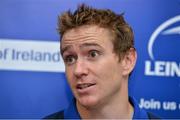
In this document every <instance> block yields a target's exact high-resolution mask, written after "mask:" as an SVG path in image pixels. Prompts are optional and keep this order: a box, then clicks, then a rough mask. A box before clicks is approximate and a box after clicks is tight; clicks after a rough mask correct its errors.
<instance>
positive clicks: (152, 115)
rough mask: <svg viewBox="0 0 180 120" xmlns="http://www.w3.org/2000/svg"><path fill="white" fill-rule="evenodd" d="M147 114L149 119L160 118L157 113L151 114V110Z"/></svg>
mask: <svg viewBox="0 0 180 120" xmlns="http://www.w3.org/2000/svg"><path fill="white" fill-rule="evenodd" d="M147 114H148V118H149V119H150V120H155V119H156V120H160V119H161V118H160V117H158V116H157V115H155V114H153V113H151V112H147Z"/></svg>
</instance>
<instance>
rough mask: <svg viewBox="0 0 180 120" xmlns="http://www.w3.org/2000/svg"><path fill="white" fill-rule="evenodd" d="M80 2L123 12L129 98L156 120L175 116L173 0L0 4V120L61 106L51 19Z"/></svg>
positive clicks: (178, 76) (177, 40) (65, 91)
mask: <svg viewBox="0 0 180 120" xmlns="http://www.w3.org/2000/svg"><path fill="white" fill-rule="evenodd" d="M82 2H84V3H87V4H89V5H92V6H94V7H98V8H108V9H112V10H113V11H115V12H116V13H122V12H123V13H125V14H124V17H125V19H126V20H127V21H128V23H129V24H130V25H131V26H132V27H133V29H134V33H135V41H136V42H135V45H136V49H137V52H138V61H137V64H136V68H135V70H134V72H133V74H132V76H131V78H130V80H129V84H130V86H129V93H130V95H133V96H134V97H135V98H136V99H137V101H138V102H139V105H140V107H142V108H145V109H147V110H148V111H151V112H154V113H156V114H157V115H159V116H161V117H162V118H180V48H179V46H180V1H179V0H166V1H164V0H149V1H147V0H119V1H117V0H98V1H97V0H84V1H82V0H71V1H70V0H1V1H0V118H42V117H43V116H46V115H48V114H50V113H53V112H56V111H58V110H61V109H64V108H65V107H67V105H68V103H69V102H70V100H71V98H72V94H71V91H70V89H69V87H68V84H67V82H66V77H65V74H64V65H63V61H62V58H61V57H60V54H59V35H58V33H57V31H56V28H57V17H58V14H60V13H62V12H63V11H65V10H67V9H69V8H70V9H71V10H74V8H75V7H76V5H77V4H79V3H82ZM107 89H108V88H107Z"/></svg>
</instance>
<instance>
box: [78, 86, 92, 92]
mask: <svg viewBox="0 0 180 120" xmlns="http://www.w3.org/2000/svg"><path fill="white" fill-rule="evenodd" d="M94 89H95V85H92V86H89V87H87V88H83V89H77V92H78V93H79V94H86V93H90V92H92V91H93V90H94Z"/></svg>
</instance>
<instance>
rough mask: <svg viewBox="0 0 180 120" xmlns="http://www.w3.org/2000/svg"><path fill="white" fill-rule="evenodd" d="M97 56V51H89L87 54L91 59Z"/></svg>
mask: <svg viewBox="0 0 180 120" xmlns="http://www.w3.org/2000/svg"><path fill="white" fill-rule="evenodd" d="M98 55H99V53H98V51H97V50H91V51H90V52H89V57H91V58H95V57H97V56H98Z"/></svg>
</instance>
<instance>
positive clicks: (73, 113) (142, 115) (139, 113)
mask: <svg viewBox="0 0 180 120" xmlns="http://www.w3.org/2000/svg"><path fill="white" fill-rule="evenodd" d="M129 101H130V103H131V104H132V106H133V107H134V114H133V119H148V115H147V112H146V111H145V110H144V109H140V108H139V105H138V103H137V101H136V100H135V99H134V98H133V97H129ZM64 118H65V119H81V117H80V115H79V113H78V111H77V107H76V101H75V99H73V101H72V102H71V104H70V105H69V107H68V108H67V109H65V110H64Z"/></svg>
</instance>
